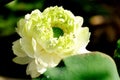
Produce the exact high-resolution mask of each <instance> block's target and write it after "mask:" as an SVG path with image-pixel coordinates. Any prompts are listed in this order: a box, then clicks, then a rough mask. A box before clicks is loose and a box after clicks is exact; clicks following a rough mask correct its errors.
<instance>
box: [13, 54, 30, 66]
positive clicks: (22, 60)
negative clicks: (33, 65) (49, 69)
mask: <svg viewBox="0 0 120 80" xmlns="http://www.w3.org/2000/svg"><path fill="white" fill-rule="evenodd" d="M13 61H14V62H15V63H17V64H21V65H23V64H28V63H29V62H31V61H32V59H31V58H30V57H27V56H26V57H15V58H14V59H13Z"/></svg>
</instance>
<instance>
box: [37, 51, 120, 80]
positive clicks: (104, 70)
mask: <svg viewBox="0 0 120 80" xmlns="http://www.w3.org/2000/svg"><path fill="white" fill-rule="evenodd" d="M63 62H64V65H65V66H58V67H55V68H50V69H48V70H47V72H46V73H45V74H44V77H43V78H42V79H40V78H39V80H120V78H119V75H118V72H117V69H116V65H115V63H114V61H113V59H112V58H111V57H109V56H108V55H105V54H103V53H100V52H92V53H88V54H80V55H75V56H71V57H68V58H66V59H64V60H63Z"/></svg>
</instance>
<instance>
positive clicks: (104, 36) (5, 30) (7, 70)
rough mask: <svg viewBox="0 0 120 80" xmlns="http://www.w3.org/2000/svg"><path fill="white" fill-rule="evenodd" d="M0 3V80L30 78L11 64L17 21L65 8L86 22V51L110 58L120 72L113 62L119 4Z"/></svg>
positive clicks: (85, 0)
mask: <svg viewBox="0 0 120 80" xmlns="http://www.w3.org/2000/svg"><path fill="white" fill-rule="evenodd" d="M10 2H12V0H0V76H5V77H12V78H29V76H26V72H25V70H26V65H19V64H15V63H13V62H12V59H13V58H14V57H15V55H14V54H13V52H12V42H13V41H15V40H17V39H18V38H19V36H18V34H17V33H16V32H15V27H16V23H17V21H18V20H19V19H20V18H21V17H24V15H25V14H27V13H30V12H31V11H32V10H34V9H36V8H37V9H40V10H41V11H43V10H44V9H45V8H47V7H49V6H56V5H58V6H63V8H65V9H68V10H70V11H72V12H73V14H74V15H76V16H82V17H83V18H84V24H83V26H88V27H89V29H90V32H91V37H90V43H89V44H88V46H87V49H88V50H90V51H101V52H104V53H105V54H108V55H110V56H111V57H112V58H113V59H114V60H115V61H116V64H117V67H118V71H120V69H119V59H116V58H114V52H115V49H116V47H117V40H118V39H119V38H120V10H119V8H120V0H29V2H28V0H15V2H14V3H11V4H10Z"/></svg>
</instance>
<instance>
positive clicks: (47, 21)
mask: <svg viewBox="0 0 120 80" xmlns="http://www.w3.org/2000/svg"><path fill="white" fill-rule="evenodd" d="M82 24H83V18H82V17H80V16H74V15H73V14H72V13H71V12H70V11H68V10H64V9H63V8H62V7H57V6H55V7H49V8H47V9H45V10H44V11H43V12H42V13H41V12H40V11H39V10H38V9H36V10H34V11H32V13H31V14H27V15H25V18H23V19H20V20H19V22H18V27H17V29H16V30H17V33H18V34H19V35H20V36H21V38H20V39H19V40H17V41H15V42H13V46H12V48H13V52H14V54H15V55H16V56H17V57H15V58H14V59H13V61H14V62H16V63H18V64H28V67H27V70H26V73H27V74H28V75H31V77H32V78H35V77H38V76H40V74H43V73H44V72H45V71H46V70H47V68H48V67H55V66H57V65H58V64H59V62H60V60H61V59H63V58H65V57H68V56H72V55H76V54H82V53H86V51H87V50H86V46H87V44H88V42H89V37H90V33H89V29H88V28H87V27H81V26H82Z"/></svg>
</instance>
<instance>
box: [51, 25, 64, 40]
mask: <svg viewBox="0 0 120 80" xmlns="http://www.w3.org/2000/svg"><path fill="white" fill-rule="evenodd" d="M52 30H53V34H54V37H55V38H59V37H60V36H63V34H64V32H63V30H62V29H60V28H59V27H56V26H55V27H52Z"/></svg>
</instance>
